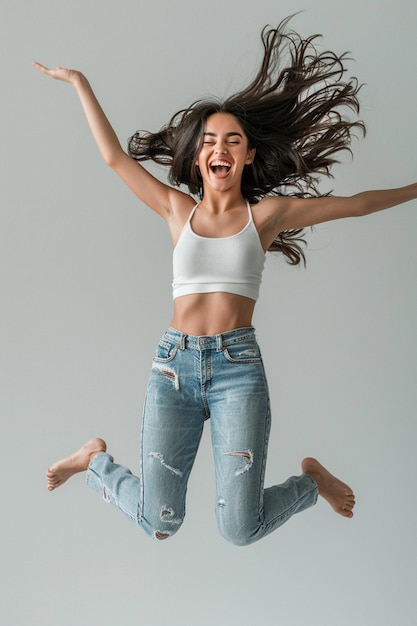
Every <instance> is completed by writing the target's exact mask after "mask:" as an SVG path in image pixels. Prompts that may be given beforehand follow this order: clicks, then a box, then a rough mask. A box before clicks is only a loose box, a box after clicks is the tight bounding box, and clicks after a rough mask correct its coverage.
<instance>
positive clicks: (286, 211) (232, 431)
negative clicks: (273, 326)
mask: <svg viewBox="0 0 417 626" xmlns="http://www.w3.org/2000/svg"><path fill="white" fill-rule="evenodd" d="M316 39H317V36H311V37H309V38H307V39H304V38H302V37H301V36H300V35H298V34H297V33H295V32H293V31H290V30H289V29H288V20H284V21H283V22H282V23H281V24H280V25H279V26H278V28H276V29H274V28H269V27H267V28H265V29H264V30H263V32H262V44H263V47H264V56H263V60H262V64H261V67H260V69H259V71H258V73H257V75H256V77H255V79H254V80H253V82H251V84H250V85H249V86H248V87H247V88H245V89H243V90H242V91H240V92H239V93H237V94H235V95H233V96H231V97H229V98H227V99H226V100H224V101H219V100H215V99H213V100H210V101H197V102H195V103H194V104H192V105H191V106H190V107H189V108H187V109H185V110H181V111H179V112H178V113H176V114H175V115H174V116H173V117H172V119H171V120H170V122H169V123H168V124H167V125H166V126H164V127H163V128H162V129H161V130H160V131H159V132H157V133H143V132H137V133H136V134H134V135H133V136H132V137H131V138H130V140H129V143H128V150H127V152H125V151H124V150H123V149H122V147H121V145H120V143H119V141H118V139H117V137H116V135H115V133H114V131H113V129H112V127H111V126H110V124H109V122H108V120H107V118H106V116H105V114H104V112H103V110H102V109H101V107H100V105H99V103H98V101H97V100H96V98H95V96H94V93H93V91H92V89H91V87H90V85H89V83H88V81H87V79H86V78H85V76H84V75H83V74H82V73H80V72H79V71H75V70H70V69H64V68H62V67H57V68H55V69H48V68H47V67H45V66H43V65H41V64H39V63H34V66H35V67H36V68H37V69H39V70H40V71H41V72H43V73H44V74H46V75H47V76H50V77H52V78H54V79H57V80H61V81H64V82H67V83H69V84H71V85H72V86H73V87H74V88H75V90H76V91H77V93H78V95H79V97H80V100H81V104H82V107H83V109H84V112H85V115H86V118H87V121H88V123H89V125H90V128H91V132H92V134H93V136H94V139H95V141H96V142H97V145H98V148H99V150H100V152H101V155H102V157H103V159H104V161H105V162H106V163H107V164H108V165H109V166H110V167H111V168H112V169H113V170H114V171H115V172H116V173H117V174H118V175H119V176H120V177H121V178H122V180H123V181H124V182H125V183H126V184H127V185H128V187H129V188H130V189H131V190H132V191H133V193H134V194H135V195H136V196H137V197H138V198H139V199H140V200H141V201H142V202H143V203H144V204H145V205H147V206H148V207H150V208H151V209H152V210H153V211H156V213H158V215H160V216H161V217H162V218H163V219H164V220H165V221H166V223H167V226H168V228H169V231H170V234H171V238H172V242H173V247H174V252H173V300H174V306H173V317H172V319H171V323H170V325H169V327H168V328H167V330H166V332H165V333H164V335H163V337H162V338H161V340H160V342H159V344H158V346H157V348H156V352H155V356H154V359H153V363H152V369H151V374H150V378H149V383H148V388H147V394H146V400H145V406H144V412H143V422H142V434H141V454H140V459H141V469H140V474H139V476H135V475H133V474H132V473H131V471H130V470H129V469H128V468H127V467H124V466H122V465H119V464H116V463H115V462H114V459H113V457H112V456H110V454H108V453H107V451H106V449H107V448H106V443H105V442H104V441H103V440H102V439H92V440H90V441H88V442H87V443H86V444H84V445H83V446H82V447H81V448H80V450H78V451H77V452H75V453H74V454H73V455H71V456H69V457H66V458H64V459H62V460H60V461H58V462H57V463H55V464H54V465H52V466H51V467H50V468H49V469H48V471H47V484H48V489H49V490H50V491H52V490H54V489H55V488H56V487H59V486H60V485H62V484H63V483H64V482H65V481H66V480H67V479H68V478H70V477H71V476H73V475H74V474H75V473H78V472H84V471H86V472H87V483H88V485H89V486H90V487H91V488H92V489H94V490H95V491H97V492H99V493H100V494H102V495H103V497H104V499H105V500H106V501H108V502H110V503H111V504H113V505H114V506H116V507H117V508H118V509H119V510H120V511H121V512H122V513H123V514H124V515H125V516H126V517H127V518H128V519H130V520H131V521H132V522H133V523H134V524H136V525H137V526H138V527H141V528H142V529H143V530H144V531H145V532H146V533H147V534H148V535H150V536H151V537H154V538H156V539H166V538H168V537H170V536H172V535H173V534H174V533H176V532H177V530H178V529H179V528H180V526H181V524H182V522H183V519H184V515H185V497H186V490H187V481H188V478H189V475H190V472H191V468H192V465H193V462H194V459H195V455H196V453H197V449H198V446H199V442H200V438H201V434H202V430H203V425H204V422H205V420H207V419H209V418H210V421H211V437H212V445H213V454H214V465H215V475H216V516H217V523H218V527H219V531H220V533H221V534H222V536H223V537H224V538H225V539H227V540H228V541H230V542H232V543H234V544H236V545H247V544H250V543H253V542H255V541H257V540H258V539H261V538H262V537H264V536H265V535H268V534H269V533H271V532H272V531H274V530H275V529H276V528H278V527H279V526H280V525H281V524H283V523H284V522H286V521H287V520H288V519H289V518H290V517H291V516H292V515H294V514H295V513H298V512H301V511H303V510H305V509H307V508H308V507H311V506H312V505H314V504H315V503H316V500H317V497H318V495H320V496H322V497H323V498H324V499H325V500H327V501H328V503H329V504H330V505H331V507H332V508H333V509H334V510H335V511H336V512H337V513H339V514H340V515H342V516H344V517H346V518H351V517H352V516H353V508H354V504H355V497H354V494H353V492H352V490H351V489H350V487H348V486H347V485H346V484H345V483H343V482H342V481H340V480H339V479H337V478H336V477H334V476H333V475H332V474H331V473H330V472H329V471H328V470H327V469H325V468H324V467H323V466H322V465H321V464H320V463H319V462H318V461H317V460H315V459H313V458H306V459H304V460H303V461H302V463H301V472H302V473H301V474H300V475H299V476H293V477H290V478H288V480H287V481H286V482H284V483H283V484H279V485H275V486H272V487H268V488H264V475H265V464H266V455H267V446H268V436H269V430H270V405H269V396H268V387H267V382H266V378H265V373H264V368H263V363H262V357H261V353H260V349H259V346H258V343H257V340H256V337H255V330H254V328H253V326H252V317H253V313H254V308H255V304H256V301H257V298H258V294H259V288H260V284H261V278H262V270H263V267H264V261H265V254H266V252H267V251H275V252H279V253H282V254H284V255H285V257H286V259H287V261H288V262H289V263H291V264H293V265H296V264H298V263H300V262H302V261H305V258H304V251H303V249H302V244H303V239H302V236H303V229H304V228H306V227H309V226H312V225H314V224H318V223H320V222H325V221H329V220H336V219H340V218H346V217H357V216H362V215H368V214H370V213H373V212H377V211H381V210H383V209H387V208H389V207H393V206H395V205H398V204H400V203H403V202H407V201H409V200H412V199H414V198H417V184H412V185H409V186H406V187H401V188H398V189H390V190H384V191H382V190H381V191H366V192H362V193H358V194H356V195H353V196H351V197H335V196H330V195H325V196H321V195H320V193H319V191H318V188H317V185H318V182H317V177H318V176H323V175H325V176H326V175H327V176H330V175H331V166H332V165H333V163H335V162H336V157H335V155H336V153H338V152H340V151H341V150H350V144H351V140H352V137H353V135H354V134H355V131H357V132H359V133H361V132H363V131H364V130H365V128H364V125H363V123H362V122H361V121H360V120H358V119H357V114H358V112H359V101H358V91H359V85H358V83H357V81H356V79H355V78H346V77H345V74H346V67H345V65H346V57H345V55H340V56H339V55H336V54H335V53H333V52H331V51H326V52H320V51H319V50H318V49H317V46H316ZM349 112H350V113H352V114H354V117H355V119H354V120H353V121H351V120H350V118H349V116H348V115H347V114H348V113H349ZM149 159H151V160H153V161H155V162H156V163H159V164H162V165H165V166H168V167H169V176H170V179H169V180H170V185H166V184H164V183H162V182H160V181H159V180H157V179H156V178H155V177H154V176H152V175H151V174H150V173H149V172H148V171H147V170H146V169H145V168H144V167H143V166H142V164H141V162H142V161H146V160H149ZM171 185H172V186H171ZM180 187H182V188H180ZM184 189H187V190H188V193H185V191H184Z"/></svg>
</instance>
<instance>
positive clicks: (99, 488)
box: [86, 452, 114, 494]
mask: <svg viewBox="0 0 417 626" xmlns="http://www.w3.org/2000/svg"><path fill="white" fill-rule="evenodd" d="M113 461H114V459H113V457H112V456H111V455H110V454H108V453H107V452H100V453H99V454H96V455H95V457H94V458H93V459H92V460H91V462H90V465H89V466H88V469H87V477H86V482H87V485H88V486H89V487H90V488H91V489H93V491H96V492H97V493H100V494H101V493H102V492H103V481H102V479H101V474H102V471H103V468H104V466H105V465H107V464H108V463H113Z"/></svg>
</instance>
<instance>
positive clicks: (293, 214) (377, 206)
mask: <svg viewBox="0 0 417 626" xmlns="http://www.w3.org/2000/svg"><path fill="white" fill-rule="evenodd" d="M416 198H417V183H413V184H412V185H407V186H405V187H397V188H396V189H379V190H375V191H362V192H361V193H357V194H355V195H354V196H349V197H341V196H323V197H322V198H306V199H303V198H291V197H286V198H282V197H280V198H276V199H275V200H276V202H277V204H276V207H275V208H276V212H275V211H274V212H275V216H276V221H277V227H278V232H281V231H283V230H288V229H291V228H304V227H307V226H314V225H315V224H320V223H321V222H328V221H331V220H337V219H341V218H344V217H360V216H363V215H369V214H370V213H376V212H377V211H383V210H384V209H389V208H391V207H394V206H397V205H398V204H403V203H404V202H408V201H409V200H414V199H416ZM268 200H269V198H268ZM271 200H272V198H271Z"/></svg>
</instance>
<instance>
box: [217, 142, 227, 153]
mask: <svg viewBox="0 0 417 626" xmlns="http://www.w3.org/2000/svg"><path fill="white" fill-rule="evenodd" d="M216 152H217V154H226V152H227V146H225V145H224V144H218V145H217V146H216Z"/></svg>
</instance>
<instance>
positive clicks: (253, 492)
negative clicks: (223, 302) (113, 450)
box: [87, 328, 318, 545]
mask: <svg viewBox="0 0 417 626" xmlns="http://www.w3.org/2000/svg"><path fill="white" fill-rule="evenodd" d="M207 419H210V423H211V438H212V446H213V456H214V467H215V476H216V516H217V524H218V528H219V531H220V533H221V534H222V536H223V537H224V538H225V539H227V540H228V541H230V542H232V543H234V544H236V545H247V544H250V543H253V542H255V541H257V540H259V539H260V538H261V537H263V536H265V535H268V534H269V533H270V532H272V531H273V530H275V529H276V528H278V527H279V526H280V525H281V524H283V523H284V522H286V521H287V520H288V519H289V518H290V517H291V516H292V515H293V514H294V513H298V512H300V511H303V510H304V509H307V508H308V507H310V506H312V505H313V504H315V502H316V500H317V495H318V488H317V484H316V482H315V481H314V480H313V479H312V478H311V477H310V476H308V475H306V474H303V475H301V476H293V477H291V478H289V479H288V480H287V481H286V482H285V483H283V484H280V485H275V486H272V487H268V488H266V489H264V475H265V463H266V455H267V446H268V437H269V430H270V405H269V395H268V386H267V382H266V378H265V372H264V367H263V363H262V357H261V353H260V349H259V346H258V343H257V341H256V337H255V331H254V329H253V328H240V329H237V330H233V331H229V332H226V333H222V334H219V335H212V336H201V337H199V336H192V335H186V334H185V333H182V332H180V331H177V330H175V329H173V328H168V330H167V331H166V333H165V334H164V336H163V337H162V339H161V341H160V342H159V344H158V347H157V350H156V353H155V357H154V359H153V365H152V370H151V375H150V379H149V383H148V389H147V394H146V400H145V407H144V414H143V422H142V436H141V471H140V476H134V475H133V474H132V473H131V471H130V470H129V469H128V468H126V467H124V466H122V465H118V464H116V463H114V460H113V458H112V457H111V456H110V455H109V454H107V453H100V454H97V455H96V456H95V457H94V458H93V460H92V461H91V463H90V466H89V469H88V472H87V483H88V485H89V486H90V487H92V488H93V489H94V490H95V491H98V492H99V493H101V494H103V497H104V499H105V500H106V501H108V502H110V503H112V504H113V505H115V506H116V507H117V508H118V509H119V510H120V511H122V512H123V513H124V514H125V515H126V516H127V517H128V518H129V519H130V520H131V521H132V522H133V523H135V524H136V525H138V526H140V527H142V528H143V530H144V531H145V532H146V533H147V534H148V535H150V536H152V537H155V538H157V539H165V538H167V537H170V536H171V535H173V534H174V533H175V532H176V531H177V530H178V529H179V528H180V526H181V524H182V522H183V519H184V516H185V498H186V491H187V482H188V478H189V475H190V472H191V469H192V466H193V463H194V459H195V456H196V453H197V449H198V446H199V443H200V439H201V434H202V431H203V426H204V422H205V420H207Z"/></svg>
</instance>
